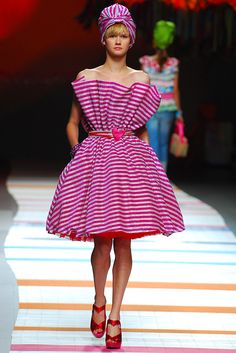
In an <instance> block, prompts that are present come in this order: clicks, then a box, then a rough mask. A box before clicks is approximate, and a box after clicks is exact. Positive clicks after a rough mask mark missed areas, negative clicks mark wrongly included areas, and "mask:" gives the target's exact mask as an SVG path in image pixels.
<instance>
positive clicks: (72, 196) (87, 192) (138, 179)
mask: <svg viewBox="0 0 236 353" xmlns="http://www.w3.org/2000/svg"><path fill="white" fill-rule="evenodd" d="M98 23H99V28H100V32H101V42H102V44H103V45H104V48H105V50H106V61H105V63H104V64H103V65H101V66H99V67H96V68H94V69H85V70H83V71H81V72H80V73H79V74H78V76H77V78H76V79H75V81H73V82H72V86H73V88H74V92H75V96H76V99H75V101H74V102H73V104H72V109H71V115H70V118H69V122H68V125H67V135H68V139H69V142H70V144H71V146H72V155H73V159H72V160H71V161H70V162H69V164H68V165H67V166H66V167H65V169H64V171H63V172H62V174H61V176H60V179H59V183H58V186H57V189H56V192H55V195H54V199H53V201H52V205H51V208H50V211H49V215H48V219H47V230H48V232H49V233H52V234H57V235H59V236H61V237H67V238H69V239H71V240H84V241H86V240H93V241H94V249H93V252H92V256H91V263H92V269H93V275H94V286H95V302H94V305H93V311H92V318H91V331H92V333H93V335H94V336H95V337H98V338H100V337H102V336H103V335H104V333H105V331H106V347H107V348H120V346H121V340H122V338H121V323H120V310H121V304H122V300H123V296H124V292H125V289H126V286H127V283H128V279H129V276H130V272H131V267H132V256H131V247H130V245H131V240H132V239H135V238H140V237H144V236H148V235H157V234H164V235H167V236H168V235H170V234H172V233H174V232H180V231H182V230H183V229H184V225H183V220H182V215H181V212H180V209H179V206H178V203H177V201H176V198H175V196H174V193H173V190H172V187H171V185H170V183H169V180H168V179H167V176H166V174H165V172H164V170H163V168H162V166H161V164H160V162H159V160H158V158H157V156H156V154H155V152H154V151H153V149H152V148H151V147H150V146H149V144H148V135H147V131H146V128H145V124H146V122H147V121H148V119H149V118H150V117H151V116H152V115H153V113H154V112H156V110H157V108H158V106H159V104H160V95H159V93H158V91H157V88H156V87H155V86H151V85H150V83H149V77H148V75H147V74H146V73H144V72H143V71H138V70H134V69H131V68H130V67H128V66H127V65H126V55H127V52H128V50H129V48H131V47H132V45H133V44H134V41H135V24H134V22H133V19H132V17H131V15H130V13H129V11H128V9H127V8H126V7H124V6H122V5H119V4H114V5H112V6H110V7H107V8H105V9H104V10H103V11H102V12H101V15H100V17H99V21H98ZM79 122H81V123H82V124H83V126H84V128H85V129H86V131H87V132H88V137H87V138H86V139H85V140H84V141H83V142H82V143H80V144H79V143H78V140H79V128H78V126H79ZM112 247H113V249H114V253H115V261H114V264H113V272H112V273H113V295H112V305H111V311H110V315H109V319H108V320H107V321H106V298H105V295H104V290H105V284H106V278H107V273H108V270H109V267H110V252H111V249H112Z"/></svg>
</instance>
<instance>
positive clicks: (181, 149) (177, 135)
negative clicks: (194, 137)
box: [170, 121, 189, 157]
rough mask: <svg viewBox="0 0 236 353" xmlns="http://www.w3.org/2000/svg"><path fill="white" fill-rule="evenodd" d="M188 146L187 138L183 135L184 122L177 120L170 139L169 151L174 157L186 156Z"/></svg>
mask: <svg viewBox="0 0 236 353" xmlns="http://www.w3.org/2000/svg"><path fill="white" fill-rule="evenodd" d="M188 146H189V145H188V139H187V138H186V137H185V136H184V123H183V122H182V121H177V122H176V124H175V130H174V133H173V134H172V135H171V139H170V153H171V154H173V155H174V156H175V157H186V156H187V153H188Z"/></svg>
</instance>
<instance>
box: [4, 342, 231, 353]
mask: <svg viewBox="0 0 236 353" xmlns="http://www.w3.org/2000/svg"><path fill="white" fill-rule="evenodd" d="M15 351H18V352H29V351H30V352H90V353H92V352H114V350H111V349H106V348H105V347H104V346H91V345H90V346H82V345H81V346H80V345H60V346H59V345H50V344H49V345H47V344H45V345H44V344H13V345H12V346H11V352H15ZM115 351H116V352H129V353H132V352H135V353H136V352H137V353H213V352H216V353H230V352H235V349H221V348H219V349H217V348H211V349H210V348H182V347H179V348H174V347H141V346H129V347H122V348H121V349H116V350H115Z"/></svg>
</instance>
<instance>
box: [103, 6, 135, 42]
mask: <svg viewBox="0 0 236 353" xmlns="http://www.w3.org/2000/svg"><path fill="white" fill-rule="evenodd" d="M115 23H123V24H124V25H125V26H126V27H127V29H128V31H129V34H130V48H131V47H132V45H133V44H134V42H135V31H136V25H135V23H134V21H133V19H132V17H131V14H130V12H129V10H128V9H127V7H125V6H123V5H120V4H114V5H111V6H108V7H105V8H104V9H103V10H102V12H101V14H100V17H99V19H98V26H99V30H100V33H101V42H103V41H104V35H105V32H106V30H107V28H108V27H110V26H112V25H114V24H115Z"/></svg>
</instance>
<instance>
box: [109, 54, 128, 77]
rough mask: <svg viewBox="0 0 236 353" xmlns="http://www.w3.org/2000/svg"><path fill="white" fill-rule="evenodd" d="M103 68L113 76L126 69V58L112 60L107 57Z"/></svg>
mask: <svg viewBox="0 0 236 353" xmlns="http://www.w3.org/2000/svg"><path fill="white" fill-rule="evenodd" d="M103 67H104V69H106V70H108V71H110V72H112V73H114V74H119V73H121V72H122V71H124V70H125V69H126V68H127V65H126V56H124V57H122V58H112V57H110V56H109V55H107V57H106V61H105V63H104V65H103Z"/></svg>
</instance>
